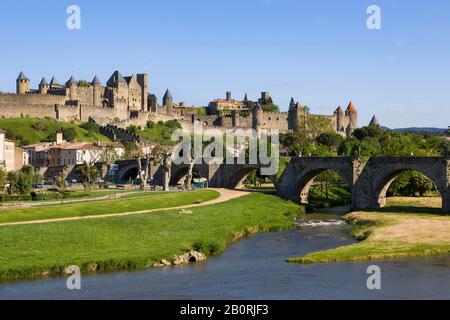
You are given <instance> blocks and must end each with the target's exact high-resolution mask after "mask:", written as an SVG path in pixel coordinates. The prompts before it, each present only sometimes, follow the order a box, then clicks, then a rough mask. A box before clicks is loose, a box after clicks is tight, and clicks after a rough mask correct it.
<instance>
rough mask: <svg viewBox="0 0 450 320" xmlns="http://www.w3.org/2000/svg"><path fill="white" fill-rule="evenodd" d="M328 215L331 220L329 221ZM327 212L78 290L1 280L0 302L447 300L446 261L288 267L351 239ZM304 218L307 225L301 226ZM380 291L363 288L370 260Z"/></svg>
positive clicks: (87, 280) (90, 281) (58, 281)
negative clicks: (207, 254) (202, 255)
mask: <svg viewBox="0 0 450 320" xmlns="http://www.w3.org/2000/svg"><path fill="white" fill-rule="evenodd" d="M332 218H333V219H332ZM334 218H335V217H334V216H333V217H331V216H329V215H328V216H325V217H324V216H323V215H320V216H314V215H313V216H308V218H307V219H309V220H313V221H312V222H308V221H299V222H298V227H297V228H296V229H295V230H292V231H286V232H278V233H264V234H258V235H255V236H252V237H250V238H248V239H245V240H242V241H238V242H236V243H233V244H232V245H231V246H230V247H229V248H228V250H226V252H225V253H224V254H222V255H220V256H217V257H211V258H209V259H208V261H207V262H204V263H197V264H190V265H184V266H178V267H171V268H165V269H150V270H144V271H135V272H116V273H105V274H96V275H84V276H82V281H81V286H82V288H81V290H74V291H70V290H68V289H67V288H66V280H65V278H53V279H44V280H35V281H17V282H9V283H3V284H0V299H52V300H53V299H226V300H228V299H244V300H245V299H288V300H293V299H450V272H449V271H450V258H447V257H445V258H423V259H422V258H421V259H408V260H397V261H383V262H378V261H377V262H361V263H333V264H316V265H300V264H288V263H286V262H285V261H286V259H288V258H291V257H298V256H301V255H304V254H306V253H309V252H313V251H317V250H323V249H329V248H335V247H338V246H341V245H346V244H351V243H353V242H354V240H353V239H352V238H351V237H350V236H349V232H348V231H349V230H348V229H349V227H348V226H347V225H345V224H343V223H339V222H338V221H337V220H336V221H334V222H332V223H325V224H324V223H316V222H318V221H317V220H322V221H326V220H334ZM305 222H306V223H305ZM373 264H375V265H378V266H379V267H380V268H381V287H382V288H381V290H369V289H368V288H367V285H366V282H367V278H368V277H369V275H368V274H367V273H366V271H367V267H368V266H370V265H373Z"/></svg>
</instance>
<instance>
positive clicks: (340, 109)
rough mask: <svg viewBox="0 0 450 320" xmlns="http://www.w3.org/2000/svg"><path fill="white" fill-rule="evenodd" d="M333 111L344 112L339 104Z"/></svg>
mask: <svg viewBox="0 0 450 320" xmlns="http://www.w3.org/2000/svg"><path fill="white" fill-rule="evenodd" d="M335 113H344V110H342V108H341V106H339V107H338V108H337V109H336V111H335Z"/></svg>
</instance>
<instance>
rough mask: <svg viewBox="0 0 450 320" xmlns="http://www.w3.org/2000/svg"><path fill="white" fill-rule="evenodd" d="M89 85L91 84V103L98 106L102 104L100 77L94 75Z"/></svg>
mask: <svg viewBox="0 0 450 320" xmlns="http://www.w3.org/2000/svg"><path fill="white" fill-rule="evenodd" d="M91 85H92V105H93V106H95V107H100V106H101V104H102V93H101V87H102V83H101V82H100V79H99V78H98V77H97V76H95V77H94V79H93V80H92V82H91Z"/></svg>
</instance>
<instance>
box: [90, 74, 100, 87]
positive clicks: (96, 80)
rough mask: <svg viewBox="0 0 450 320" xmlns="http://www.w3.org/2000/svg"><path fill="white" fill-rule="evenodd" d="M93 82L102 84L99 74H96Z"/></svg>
mask: <svg viewBox="0 0 450 320" xmlns="http://www.w3.org/2000/svg"><path fill="white" fill-rule="evenodd" d="M91 84H100V85H101V84H102V83H101V82H100V79H99V78H98V76H97V75H96V76H95V77H94V79H93V80H92V82H91Z"/></svg>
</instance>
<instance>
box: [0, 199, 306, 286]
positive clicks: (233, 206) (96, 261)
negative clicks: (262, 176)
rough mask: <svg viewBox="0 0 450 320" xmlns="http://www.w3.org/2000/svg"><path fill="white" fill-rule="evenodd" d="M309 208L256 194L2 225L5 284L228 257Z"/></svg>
mask: <svg viewBox="0 0 450 320" xmlns="http://www.w3.org/2000/svg"><path fill="white" fill-rule="evenodd" d="M302 212H303V207H299V206H298V205H296V204H294V203H292V202H289V201H284V200H282V199H280V198H278V197H277V196H273V195H266V194H260V193H254V194H250V195H248V196H244V197H242V198H238V199H234V200H231V201H228V202H224V203H221V204H215V205H210V206H205V207H198V208H193V209H192V210H181V211H180V210H168V211H165V212H156V213H149V214H141V215H133V216H123V217H111V218H105V219H96V220H79V221H70V222H60V223H46V224H38V225H20V226H8V227H1V228H0V239H2V241H1V243H0V280H10V279H20V278H38V277H42V276H52V275H62V274H64V271H65V269H66V268H67V267H68V266H71V265H77V266H79V267H80V268H81V271H82V272H91V271H97V272H101V271H110V270H117V269H141V268H147V267H151V266H153V265H154V264H155V263H160V262H161V261H162V260H163V259H165V260H167V261H168V262H171V263H173V262H174V261H172V259H173V258H174V257H175V256H178V257H180V256H181V255H184V254H185V253H188V252H191V251H192V250H194V251H201V252H202V253H203V254H205V255H216V254H220V253H221V252H223V251H224V250H225V249H226V247H227V246H228V244H229V243H231V242H232V241H235V240H238V239H240V238H242V237H246V236H248V235H250V234H253V233H255V232H268V231H281V230H286V229H291V228H293V227H294V223H295V219H296V218H297V216H298V215H299V214H300V213H302Z"/></svg>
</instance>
